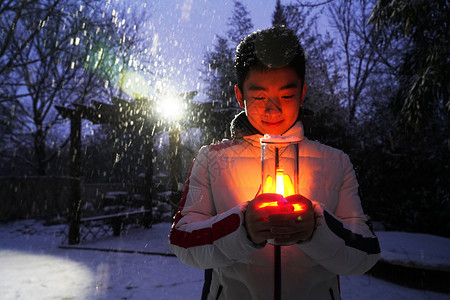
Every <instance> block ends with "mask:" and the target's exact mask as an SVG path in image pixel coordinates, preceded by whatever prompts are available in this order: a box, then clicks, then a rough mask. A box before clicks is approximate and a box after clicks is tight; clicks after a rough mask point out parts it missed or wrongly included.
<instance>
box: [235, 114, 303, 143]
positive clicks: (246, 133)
mask: <svg viewBox="0 0 450 300" xmlns="http://www.w3.org/2000/svg"><path fill="white" fill-rule="evenodd" d="M230 130H231V137H232V138H233V139H239V138H243V139H245V140H247V141H249V142H250V143H251V144H253V145H254V146H258V147H259V145H260V138H262V137H263V134H262V133H260V132H259V131H258V130H256V128H255V127H253V126H252V124H250V122H249V121H248V118H247V116H246V115H245V112H241V113H239V114H237V115H236V116H235V117H234V119H233V121H231V127H230ZM291 135H292V136H296V137H298V138H299V139H300V140H303V139H304V138H305V136H304V129H303V124H302V122H301V121H297V122H296V123H295V124H294V125H293V126H292V127H291V128H289V130H288V131H286V132H285V133H283V134H282V136H291Z"/></svg>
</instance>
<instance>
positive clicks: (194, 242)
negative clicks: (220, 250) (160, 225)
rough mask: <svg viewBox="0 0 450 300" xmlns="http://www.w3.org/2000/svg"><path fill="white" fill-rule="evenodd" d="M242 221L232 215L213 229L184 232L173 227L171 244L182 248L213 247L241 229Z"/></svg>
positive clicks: (215, 224) (235, 215)
mask: <svg viewBox="0 0 450 300" xmlns="http://www.w3.org/2000/svg"><path fill="white" fill-rule="evenodd" d="M240 222H241V219H240V217H239V215H237V214H231V215H229V216H227V217H225V218H224V219H222V220H220V221H218V222H216V223H214V224H212V227H207V228H202V229H198V230H194V231H192V232H188V231H182V230H178V229H175V226H174V227H172V231H171V233H170V243H171V244H173V245H176V246H179V247H182V248H191V247H196V246H203V245H211V244H213V243H214V242H215V241H217V240H218V239H220V238H223V237H224V236H227V235H228V234H230V233H232V232H234V231H236V230H237V229H238V228H239V225H240Z"/></svg>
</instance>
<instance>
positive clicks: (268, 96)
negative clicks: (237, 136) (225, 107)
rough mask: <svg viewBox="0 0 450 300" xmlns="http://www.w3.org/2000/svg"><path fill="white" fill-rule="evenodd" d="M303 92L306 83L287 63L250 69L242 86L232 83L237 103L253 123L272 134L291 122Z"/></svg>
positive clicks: (286, 127) (283, 130) (280, 130)
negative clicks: (282, 66) (278, 66)
mask: <svg viewBox="0 0 450 300" xmlns="http://www.w3.org/2000/svg"><path fill="white" fill-rule="evenodd" d="M305 92H306V85H304V86H303V84H302V80H301V79H300V77H298V75H297V73H296V72H295V71H294V69H292V68H290V67H284V68H280V69H269V70H264V71H257V70H253V71H250V72H249V73H248V75H247V78H246V79H245V81H244V84H243V90H242V91H241V90H240V89H239V88H238V87H237V86H236V87H235V93H236V98H237V100H238V102H239V106H240V107H241V108H244V109H245V113H246V114H247V117H248V120H249V121H250V123H251V124H252V125H253V127H255V128H256V129H257V130H258V131H259V132H261V133H262V134H266V133H268V134H272V135H281V134H283V133H285V132H286V131H287V130H288V129H289V128H290V127H291V126H292V125H293V124H294V122H295V121H296V120H297V116H298V112H299V108H300V106H302V105H303V99H304V97H305Z"/></svg>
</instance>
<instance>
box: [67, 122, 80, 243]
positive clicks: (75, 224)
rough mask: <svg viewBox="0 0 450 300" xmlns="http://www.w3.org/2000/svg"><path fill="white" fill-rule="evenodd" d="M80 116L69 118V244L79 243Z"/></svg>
mask: <svg viewBox="0 0 450 300" xmlns="http://www.w3.org/2000/svg"><path fill="white" fill-rule="evenodd" d="M80 175H81V116H80V114H79V113H74V114H73V115H72V116H71V118H70V190H71V192H70V200H69V244H71V245H73V244H78V243H79V242H80V206H81V187H80Z"/></svg>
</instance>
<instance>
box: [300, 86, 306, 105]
mask: <svg viewBox="0 0 450 300" xmlns="http://www.w3.org/2000/svg"><path fill="white" fill-rule="evenodd" d="M305 96H306V83H305V84H304V85H303V89H302V98H301V100H300V106H303V101H305Z"/></svg>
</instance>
